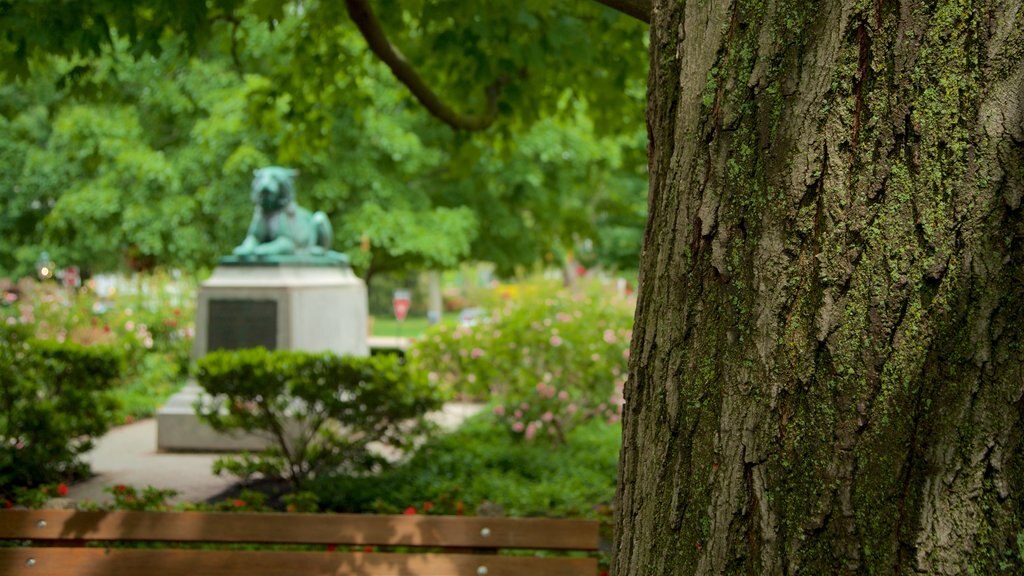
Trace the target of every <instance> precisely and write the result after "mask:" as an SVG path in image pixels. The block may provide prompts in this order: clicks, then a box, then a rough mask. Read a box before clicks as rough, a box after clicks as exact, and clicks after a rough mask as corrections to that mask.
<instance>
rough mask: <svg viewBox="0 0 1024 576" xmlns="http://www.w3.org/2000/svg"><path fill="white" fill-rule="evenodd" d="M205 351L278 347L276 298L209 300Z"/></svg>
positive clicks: (272, 348)
mask: <svg viewBox="0 0 1024 576" xmlns="http://www.w3.org/2000/svg"><path fill="white" fill-rule="evenodd" d="M206 333H207V339H206V351H207V352H213V351H214V350H238V349H241V348H256V347H259V346H263V347H264V348H266V349H267V350H274V349H275V348H277V302H276V301H274V300H210V314H209V324H208V325H207V331H206Z"/></svg>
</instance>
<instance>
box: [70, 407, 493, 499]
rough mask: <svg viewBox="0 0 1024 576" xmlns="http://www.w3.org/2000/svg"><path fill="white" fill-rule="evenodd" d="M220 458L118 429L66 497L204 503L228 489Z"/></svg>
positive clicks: (454, 421) (456, 415)
mask: <svg viewBox="0 0 1024 576" xmlns="http://www.w3.org/2000/svg"><path fill="white" fill-rule="evenodd" d="M480 409H481V407H480V406H479V405H476V404H460V403H450V404H447V405H446V406H445V407H444V409H443V410H442V411H441V412H440V413H438V414H436V415H435V418H434V419H435V421H436V422H438V423H439V424H440V425H441V426H443V427H445V428H448V429H451V428H454V427H456V426H458V425H459V424H460V423H461V422H462V421H463V420H465V419H466V418H468V417H469V416H472V415H473V414H475V413H477V412H479V411H480ZM220 456H222V454H181V453H161V452H158V451H157V449H156V419H147V420H142V421H139V422H136V423H134V424H129V425H127V426H119V427H117V428H114V429H113V430H111V431H109V432H108V433H107V434H106V435H105V436H103V437H102V438H100V439H99V440H97V441H96V447H95V448H93V449H92V450H91V451H90V452H89V453H88V454H86V455H85V457H84V458H83V459H84V460H85V461H86V462H88V463H89V465H90V466H91V467H92V471H93V474H95V476H93V477H92V478H90V479H89V480H87V481H85V482H81V483H78V484H75V485H73V486H71V487H70V488H69V490H68V497H69V498H73V499H75V500H86V499H87V500H93V501H97V502H108V501H110V495H109V494H107V493H105V492H104V491H103V488H104V487H107V486H114V485H117V484H126V485H133V486H135V487H136V488H144V487H146V486H154V487H156V488H164V489H166V488H172V489H174V490H177V491H178V495H177V496H176V497H175V498H173V499H171V502H202V501H205V500H208V499H209V498H212V497H214V496H216V495H217V494H220V493H221V492H223V491H225V490H227V489H228V488H230V487H231V486H232V485H234V483H235V477H233V476H215V475H214V474H213V473H212V472H211V471H210V470H211V469H212V467H213V462H214V460H216V459H217V458H219V457H220Z"/></svg>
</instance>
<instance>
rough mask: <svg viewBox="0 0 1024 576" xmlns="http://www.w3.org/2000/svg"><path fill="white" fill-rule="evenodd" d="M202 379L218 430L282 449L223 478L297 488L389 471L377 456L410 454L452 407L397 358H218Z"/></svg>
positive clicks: (233, 467)
mask: <svg viewBox="0 0 1024 576" xmlns="http://www.w3.org/2000/svg"><path fill="white" fill-rule="evenodd" d="M196 379H197V381H198V383H199V384H200V386H202V387H203V388H205V389H206V391H207V392H208V393H209V394H210V395H211V396H212V401H210V402H208V403H202V404H201V405H200V406H198V410H199V413H200V416H201V417H202V418H203V419H204V420H205V421H207V422H209V423H210V424H211V425H212V426H213V427H214V429H216V430H219V431H224V432H230V431H238V430H242V431H245V432H253V433H257V434H260V435H262V436H263V437H265V438H267V439H269V440H271V441H272V442H273V447H272V448H268V449H266V450H264V451H262V452H260V453H257V454H243V455H242V456H237V457H229V458H226V459H222V460H221V461H219V462H218V465H217V470H218V472H221V471H227V472H229V473H232V474H235V475H238V476H240V477H242V478H243V479H250V478H252V477H259V476H262V477H265V478H271V479H282V480H286V481H288V482H290V483H291V484H292V486H293V487H295V488H299V487H301V486H302V485H303V484H304V483H305V482H306V481H307V480H309V479H311V478H314V477H317V476H319V475H321V474H323V473H325V472H337V471H341V472H343V473H347V474H361V473H367V472H370V471H374V470H378V469H380V468H381V467H382V466H383V465H384V463H385V460H384V458H383V457H382V456H381V455H380V450H377V451H375V450H373V449H372V448H373V447H375V446H376V447H378V448H380V447H382V446H384V447H387V449H389V450H398V451H403V450H406V449H408V448H410V447H411V446H412V443H413V442H414V441H415V440H418V439H421V438H423V437H424V435H425V434H426V433H427V432H428V431H429V430H430V426H429V423H428V421H427V420H426V418H425V415H426V414H427V413H428V412H430V411H432V410H436V409H438V408H440V407H441V405H442V404H443V402H444V398H443V397H442V395H441V393H440V391H439V389H438V388H437V387H436V386H433V385H431V384H430V383H428V382H427V381H426V379H425V378H421V377H419V375H418V374H417V373H416V372H414V371H411V370H409V369H408V368H407V367H406V366H405V365H403V364H402V363H400V361H399V359H397V358H395V357H393V356H374V357H370V358H353V357H345V356H336V355H334V354H328V353H323V354H314V353H307V352H295V351H275V352H268V351H266V350H264V349H262V348H258V349H252V350H241V351H217V352H213V353H211V354H208V355H206V356H205V357H203V358H202V359H201V360H200V361H199V362H198V364H197V367H196Z"/></svg>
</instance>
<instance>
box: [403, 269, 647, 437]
mask: <svg viewBox="0 0 1024 576" xmlns="http://www.w3.org/2000/svg"><path fill="white" fill-rule="evenodd" d="M502 302H503V304H502V305H500V306H499V307H497V308H495V309H493V310H491V312H490V314H489V315H488V316H486V317H485V318H484V321H482V322H481V323H479V324H478V325H476V326H472V327H469V326H459V327H457V328H450V327H447V326H444V325H441V326H438V327H436V328H434V329H432V330H431V331H429V332H428V333H427V335H426V336H425V337H424V338H422V339H420V340H419V341H417V342H416V344H415V346H414V347H413V348H412V350H410V352H409V357H410V360H411V362H413V364H414V365H415V366H416V367H417V368H418V369H419V370H422V371H423V372H426V373H427V374H428V378H429V379H430V380H432V381H435V382H438V383H439V384H441V385H443V386H445V387H447V388H450V389H451V390H453V391H455V392H458V393H462V394H464V395H468V396H470V397H475V398H479V399H490V400H495V401H498V402H501V403H502V404H501V406H500V407H499V408H498V415H499V416H501V417H502V421H503V422H504V423H505V425H506V426H507V428H508V430H510V431H511V432H512V433H513V434H515V435H517V436H520V437H522V438H525V439H528V440H533V439H541V438H546V439H549V440H553V441H555V442H556V443H559V442H564V441H565V440H566V438H567V433H568V432H569V431H570V430H571V429H572V428H573V427H575V426H577V425H578V424H580V423H581V422H583V421H585V420H588V419H589V418H591V417H595V416H596V417H600V418H603V419H607V420H610V421H611V422H612V423H614V422H615V421H617V419H618V417H619V414H620V411H621V405H622V387H623V385H624V383H625V379H626V364H627V360H628V357H629V338H630V334H631V326H632V322H633V316H632V314H633V304H632V302H631V301H630V300H627V299H625V298H622V297H620V296H618V295H616V294H613V293H611V292H610V291H609V290H607V289H605V288H604V287H602V286H600V285H598V284H596V283H594V284H590V285H584V286H582V287H581V288H580V289H578V290H575V291H573V290H567V289H562V288H555V287H552V286H551V285H548V284H528V285H526V286H525V287H522V288H520V289H518V290H517V291H516V295H515V296H510V297H509V298H507V299H505V300H503V301H502Z"/></svg>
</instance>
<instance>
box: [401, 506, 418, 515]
mask: <svg viewBox="0 0 1024 576" xmlns="http://www.w3.org/2000/svg"><path fill="white" fill-rule="evenodd" d="M415 513H416V507H415V506H409V507H408V508H406V509H405V512H402V514H405V515H406V516H412V515H413V514H415Z"/></svg>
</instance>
